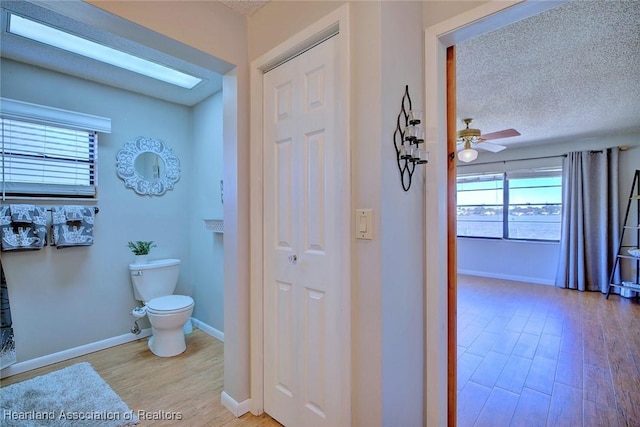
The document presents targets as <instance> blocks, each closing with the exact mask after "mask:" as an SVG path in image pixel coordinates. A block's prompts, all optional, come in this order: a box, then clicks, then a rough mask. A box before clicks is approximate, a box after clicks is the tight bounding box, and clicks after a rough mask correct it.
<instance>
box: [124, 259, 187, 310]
mask: <svg viewBox="0 0 640 427" xmlns="http://www.w3.org/2000/svg"><path fill="white" fill-rule="evenodd" d="M179 272H180V260H179V259H157V260H154V261H149V262H148V263H146V264H129V273H130V276H131V283H132V285H133V294H134V296H135V297H136V299H137V300H138V301H143V302H145V303H146V302H147V301H151V300H152V299H154V298H158V297H163V296H166V295H172V294H173V291H174V290H175V289H176V285H177V284H178V273H179Z"/></svg>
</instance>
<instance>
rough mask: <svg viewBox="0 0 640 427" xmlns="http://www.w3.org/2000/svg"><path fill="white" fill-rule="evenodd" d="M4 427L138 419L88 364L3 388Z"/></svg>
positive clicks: (112, 424) (0, 415) (115, 425)
mask: <svg viewBox="0 0 640 427" xmlns="http://www.w3.org/2000/svg"><path fill="white" fill-rule="evenodd" d="M0 397H1V399H0V411H1V412H0V424H1V425H2V426H20V427H30V426H47V427H53V426H55V427H57V426H60V427H67V426H74V427H75V426H83V427H84V426H87V427H89V426H91V427H93V426H96V427H97V426H104V427H120V426H127V425H132V424H136V423H137V422H138V417H137V416H136V414H135V413H134V412H133V411H131V410H130V409H129V407H128V406H127V404H126V403H124V402H123V401H122V399H120V397H119V396H118V395H117V394H116V393H115V392H114V391H113V390H112V389H111V387H109V385H108V384H107V383H106V382H104V380H103V379H102V378H101V377H100V375H99V374H98V373H97V372H96V371H95V370H94V369H93V367H92V366H91V365H90V364H89V363H87V362H83V363H78V364H75V365H72V366H69V367H66V368H64V369H60V370H59V371H54V372H51V373H48V374H46V375H41V376H39V377H35V378H32V379H30V380H26V381H22V382H19V383H16V384H12V385H10V386H7V387H2V388H0Z"/></svg>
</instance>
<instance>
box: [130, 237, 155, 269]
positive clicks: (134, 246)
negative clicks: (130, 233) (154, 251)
mask: <svg viewBox="0 0 640 427" xmlns="http://www.w3.org/2000/svg"><path fill="white" fill-rule="evenodd" d="M127 246H128V247H129V249H131V252H133V254H134V255H135V256H136V260H135V263H136V264H146V263H147V257H148V256H149V251H151V248H155V247H156V245H154V244H153V242H152V241H151V242H147V241H143V240H136V241H135V242H129V243H127Z"/></svg>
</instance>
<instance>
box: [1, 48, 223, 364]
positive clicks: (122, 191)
mask: <svg viewBox="0 0 640 427" xmlns="http://www.w3.org/2000/svg"><path fill="white" fill-rule="evenodd" d="M1 72H2V82H1V84H2V86H1V93H2V96H3V97H7V98H14V99H18V100H21V101H26V102H32V103H36V104H42V105H47V106H51V107H57V108H62V109H68V110H74V111H80V112H84V113H88V114H94V115H98V116H104V117H110V118H111V119H112V133H111V134H101V135H100V136H99V146H98V156H99V168H98V197H99V200H98V203H97V204H98V206H99V207H100V213H98V215H97V217H96V223H95V231H94V232H95V244H94V245H93V246H91V247H88V248H68V249H55V248H52V247H45V248H44V249H43V250H40V251H35V252H22V253H8V252H4V253H2V254H1V256H2V263H3V265H4V268H5V272H6V275H7V281H8V287H9V294H10V299H11V309H12V310H11V311H12V315H13V321H14V330H15V334H16V352H17V358H18V361H19V362H20V361H26V360H30V359H33V358H36V357H39V356H44V355H48V354H52V353H55V352H59V351H62V350H67V349H71V348H74V347H77V346H81V345H85V344H89V343H93V342H96V341H100V340H104V339H107V338H111V337H115V336H120V335H124V334H127V333H129V330H130V328H131V326H132V324H133V319H132V317H131V316H130V315H129V313H130V311H131V310H132V308H133V307H135V306H136V305H137V304H139V303H137V302H136V301H135V300H134V297H133V291H132V288H131V282H130V279H129V271H128V264H129V263H130V262H131V261H132V259H133V255H132V254H131V252H130V251H129V249H127V247H126V243H127V241H129V240H153V241H155V242H156V243H157V245H158V247H157V248H155V249H153V250H152V252H151V255H150V258H151V259H154V258H169V257H172V258H179V259H181V260H183V264H182V267H181V272H180V278H179V284H178V289H177V290H176V293H184V294H187V295H197V294H198V286H200V285H201V284H202V282H195V281H194V280H193V278H194V277H199V273H197V271H196V270H197V264H196V263H194V261H193V259H192V257H191V254H192V251H193V250H194V248H193V246H192V229H193V227H192V224H191V221H192V215H191V207H192V206H194V199H195V198H194V195H195V193H197V192H200V191H204V190H203V189H204V188H205V186H206V183H205V182H202V180H199V179H196V175H195V173H194V159H196V158H199V155H198V153H196V152H195V150H194V146H196V145H197V144H196V141H195V139H197V138H195V135H196V134H198V133H199V128H198V127H196V126H195V125H194V123H195V122H196V120H195V119H194V114H193V113H192V109H190V108H188V107H184V106H180V105H177V104H172V103H168V102H165V101H160V100H157V99H154V98H150V97H147V96H142V95H138V94H134V93H130V92H127V91H122V90H118V89H114V88H111V87H107V86H104V85H101V84H97V83H93V82H89V81H85V80H82V79H76V78H73V77H70V76H66V75H62V74H59V73H56V72H51V71H47V70H43V69H40V68H36V67H32V66H29V65H25V64H22V63H16V62H13V61H10V60H6V59H3V60H2V62H1ZM205 114H206V113H205ZM212 114H214V113H212ZM197 121H198V122H203V121H204V117H203V116H202V115H201V116H200V118H199V119H198V120H197ZM215 122H216V119H212V123H215ZM209 129H211V128H210V127H209ZM137 136H146V137H153V138H159V139H162V140H163V141H164V142H165V143H166V144H167V145H168V146H169V147H171V148H172V149H173V150H174V152H175V154H176V156H177V157H178V158H179V159H180V163H181V171H182V174H181V177H180V180H179V181H178V182H177V183H176V185H175V188H174V189H173V190H171V191H169V192H167V193H166V194H165V195H164V196H162V197H148V196H145V197H142V196H139V195H137V194H136V193H134V192H133V191H132V190H130V189H126V188H125V187H124V185H123V182H122V180H120V179H119V178H118V177H117V176H116V173H115V156H116V153H117V151H118V150H119V149H120V148H121V147H122V145H123V144H124V143H125V142H126V141H128V140H131V139H133V138H135V137H137ZM194 138H195V139H194ZM213 188H215V185H213ZM211 197H213V198H214V199H215V195H212V196H211ZM51 204H54V203H48V204H47V205H51ZM201 223H202V222H201ZM202 229H203V230H204V226H202ZM204 285H205V286H207V283H204ZM206 303H207V302H206V301H198V300H196V306H197V307H198V309H199V310H201V311H202V309H203V308H204V307H203V308H201V307H199V306H200V305H201V304H202V305H205V304H206ZM220 315H221V314H220ZM145 325H146V326H148V324H147V323H146V321H145ZM145 325H143V326H145Z"/></svg>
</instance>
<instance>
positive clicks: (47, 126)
mask: <svg viewBox="0 0 640 427" xmlns="http://www.w3.org/2000/svg"><path fill="white" fill-rule="evenodd" d="M0 100H1V101H2V104H1V105H2V117H1V118H0V125H1V126H0V127H1V132H2V140H1V141H0V144H1V148H2V157H1V158H0V175H1V176H2V188H1V190H2V197H3V199H4V198H6V197H7V196H29V197H43V196H44V197H46V196H59V197H60V196H61V197H91V198H93V197H95V196H96V177H97V142H98V134H97V131H96V130H89V129H91V128H90V127H89V126H91V127H95V128H98V129H99V130H103V131H107V132H108V131H110V130H111V121H110V120H109V119H104V118H100V117H95V116H89V115H85V114H82V113H75V112H72V111H67V110H59V109H55V108H49V107H43V106H38V105H34V104H28V103H23V102H20V101H14V100H8V99H5V98H1V99H0Z"/></svg>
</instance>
